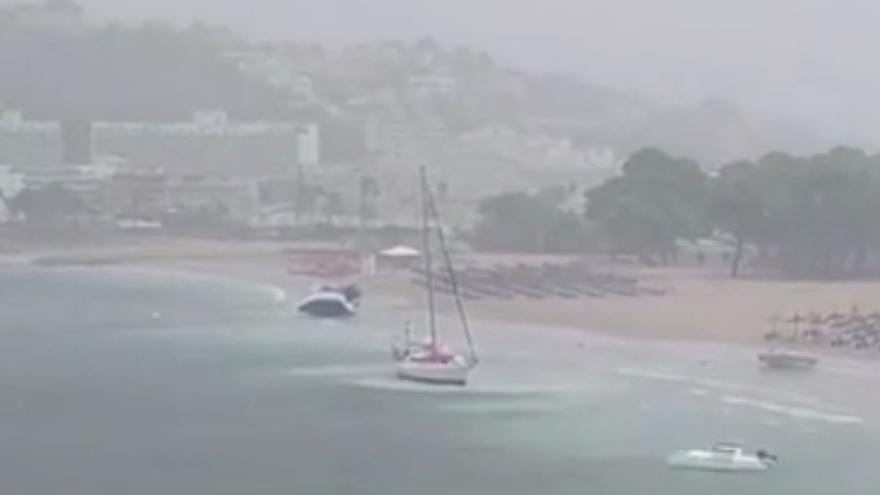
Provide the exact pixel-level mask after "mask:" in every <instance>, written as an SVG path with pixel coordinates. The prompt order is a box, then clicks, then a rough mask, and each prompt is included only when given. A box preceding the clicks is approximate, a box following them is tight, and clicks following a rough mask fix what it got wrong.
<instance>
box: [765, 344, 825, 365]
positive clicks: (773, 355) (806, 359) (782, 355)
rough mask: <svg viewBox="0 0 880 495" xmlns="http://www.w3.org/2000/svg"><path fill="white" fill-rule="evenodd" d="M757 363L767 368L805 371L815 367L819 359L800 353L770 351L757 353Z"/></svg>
mask: <svg viewBox="0 0 880 495" xmlns="http://www.w3.org/2000/svg"><path fill="white" fill-rule="evenodd" d="M758 361H759V362H760V363H761V364H763V365H764V366H766V367H768V368H775V369H790V370H807V369H812V368H814V367H816V364H818V363H819V357H818V356H816V355H813V354H809V353H807V352H801V351H794V350H785V349H770V350H768V351H765V352H761V353H759V354H758Z"/></svg>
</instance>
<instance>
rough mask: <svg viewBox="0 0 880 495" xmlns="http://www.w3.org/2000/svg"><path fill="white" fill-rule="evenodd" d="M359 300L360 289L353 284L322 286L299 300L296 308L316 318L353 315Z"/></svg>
mask: <svg viewBox="0 0 880 495" xmlns="http://www.w3.org/2000/svg"><path fill="white" fill-rule="evenodd" d="M359 301H360V291H359V290H358V289H357V288H356V287H355V286H347V287H342V288H337V287H329V286H322V287H319V288H317V289H316V290H315V291H314V292H312V293H311V294H309V295H308V296H306V297H305V298H304V299H303V300H302V301H300V303H299V305H297V309H298V310H299V311H300V312H302V313H305V314H308V315H309V316H314V317H317V318H345V317H349V316H354V314H355V313H356V312H357V308H358V303H359Z"/></svg>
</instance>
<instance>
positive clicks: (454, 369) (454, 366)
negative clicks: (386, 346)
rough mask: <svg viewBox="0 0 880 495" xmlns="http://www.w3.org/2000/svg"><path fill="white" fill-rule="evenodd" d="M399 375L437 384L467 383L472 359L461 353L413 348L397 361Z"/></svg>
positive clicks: (407, 378) (405, 378)
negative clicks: (416, 349) (415, 349)
mask: <svg viewBox="0 0 880 495" xmlns="http://www.w3.org/2000/svg"><path fill="white" fill-rule="evenodd" d="M395 368H396V372H397V376H398V377H399V378H401V379H404V380H411V381H416V382H422V383H432V384H437V385H467V379H468V374H469V373H470V371H471V368H473V365H472V364H471V361H470V360H469V359H467V357H466V356H463V355H461V354H453V353H447V352H443V351H434V350H432V349H431V348H424V349H421V350H418V351H414V350H411V351H410V352H409V353H408V354H407V355H406V356H405V357H401V358H400V359H398V360H397V363H396V366H395Z"/></svg>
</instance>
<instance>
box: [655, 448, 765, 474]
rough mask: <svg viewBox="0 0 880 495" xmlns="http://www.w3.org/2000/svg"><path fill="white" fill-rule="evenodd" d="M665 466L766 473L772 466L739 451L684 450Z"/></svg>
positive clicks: (667, 460)
mask: <svg viewBox="0 0 880 495" xmlns="http://www.w3.org/2000/svg"><path fill="white" fill-rule="evenodd" d="M666 464H667V465H668V466H669V467H671V468H676V469H694V470H700V471H725V472H734V471H746V472H748V471H755V472H757V471H767V470H768V469H770V468H771V467H772V466H773V463H772V461H769V460H765V459H762V458H759V457H758V456H757V455H752V454H746V453H743V452H741V451H738V452H735V453H729V452H717V451H711V450H684V451H679V452H675V453H673V454H672V455H670V456H669V457H667V458H666Z"/></svg>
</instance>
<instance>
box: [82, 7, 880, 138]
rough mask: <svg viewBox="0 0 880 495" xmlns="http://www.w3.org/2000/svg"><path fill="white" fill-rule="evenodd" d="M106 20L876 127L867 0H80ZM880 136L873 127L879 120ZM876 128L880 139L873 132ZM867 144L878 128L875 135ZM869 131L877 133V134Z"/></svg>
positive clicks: (879, 33)
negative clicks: (474, 54) (472, 67)
mask: <svg viewBox="0 0 880 495" xmlns="http://www.w3.org/2000/svg"><path fill="white" fill-rule="evenodd" d="M81 3H83V4H84V5H86V6H87V7H88V8H89V9H90V10H91V11H93V12H94V13H97V14H99V15H101V16H102V17H121V18H126V19H142V18H163V19H169V20H176V21H178V22H188V21H190V20H194V19H201V20H207V21H212V22H221V23H224V24H229V25H231V26H232V27H234V28H236V29H238V30H240V31H242V32H246V33H248V34H251V35H259V36H264V37H265V36H271V37H278V36H283V37H290V38H305V39H311V40H317V41H339V40H353V39H365V38H367V39H369V38H376V37H391V36H405V37H415V36H420V35H424V34H431V35H433V36H435V37H436V38H437V39H438V40H441V41H464V42H468V43H471V44H474V45H479V46H482V47H485V48H487V49H489V50H490V52H492V53H493V54H494V55H496V56H497V57H499V58H501V59H504V60H506V61H509V62H512V63H515V64H517V65H522V66H525V67H527V68H539V69H553V70H555V69H561V70H565V71H572V72H577V73H579V74H581V75H583V76H585V78H586V79H588V80H589V81H591V82H594V83H597V84H601V85H607V86H611V87H614V88H619V89H624V90H632V91H637V92H639V93H641V94H644V95H648V96H651V97H654V98H657V99H661V100H663V101H666V102H690V101H695V100H698V99H701V98H704V97H709V96H720V97H724V98H728V99H730V100H731V101H734V102H736V103H738V104H740V105H741V106H743V107H744V108H746V109H747V110H748V111H749V112H750V113H763V114H780V115H785V116H788V117H791V118H794V119H796V120H798V121H800V122H801V123H803V124H807V125H809V126H811V127H814V128H819V129H823V130H825V131H827V132H831V133H835V134H838V135H840V136H849V135H852V136H859V137H861V136H868V137H873V130H872V129H868V127H876V128H878V129H880V105H878V102H880V63H877V62H876V61H875V60H874V59H875V57H874V56H873V55H874V50H875V48H876V47H878V46H880V29H877V27H876V23H877V22H878V21H880V2H877V1H875V0H724V1H722V0H663V1H660V0H541V1H537V0H536V1H531V2H526V1H520V0H247V1H245V0H81ZM878 134H880V131H878ZM878 137H880V136H878ZM872 141H874V139H872ZM876 141H880V139H877V140H876Z"/></svg>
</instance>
